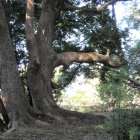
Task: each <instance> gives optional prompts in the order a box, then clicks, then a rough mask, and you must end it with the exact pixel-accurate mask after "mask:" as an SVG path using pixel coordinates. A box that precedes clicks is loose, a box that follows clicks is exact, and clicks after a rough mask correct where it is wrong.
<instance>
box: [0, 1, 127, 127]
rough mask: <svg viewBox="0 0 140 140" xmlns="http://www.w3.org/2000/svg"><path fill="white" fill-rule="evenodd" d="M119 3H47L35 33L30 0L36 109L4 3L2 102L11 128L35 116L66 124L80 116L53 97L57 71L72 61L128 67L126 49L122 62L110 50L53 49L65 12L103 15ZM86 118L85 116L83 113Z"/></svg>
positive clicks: (0, 65)
mask: <svg viewBox="0 0 140 140" xmlns="http://www.w3.org/2000/svg"><path fill="white" fill-rule="evenodd" d="M118 1H126V0H111V1H107V2H106V1H101V2H98V3H97V4H95V6H97V5H98V4H99V3H101V4H102V5H101V6H100V7H95V6H94V5H93V7H88V6H87V7H78V6H74V5H73V4H71V2H69V1H65V0H54V1H51V0H43V2H42V9H41V15H40V18H39V23H38V28H37V32H36V33H35V32H34V27H33V22H34V21H33V20H34V0H27V1H26V2H27V7H26V40H27V49H28V52H29V63H28V71H27V77H28V87H29V90H30V94H31V97H32V103H33V108H31V107H30V106H29V104H28V103H27V102H26V99H25V96H24V91H23V86H22V83H21V79H20V77H19V73H18V69H17V64H16V59H15V54H14V49H13V47H12V41H11V38H10V33H9V31H8V26H7V23H6V17H5V13H4V8H3V6H2V3H3V1H2V0H1V1H0V34H1V36H0V42H1V44H0V50H1V51H0V72H1V90H2V101H3V103H4V106H5V108H6V111H7V113H8V117H9V119H10V123H9V124H10V125H9V127H10V128H12V129H15V128H17V127H19V126H21V125H25V124H27V122H30V121H35V119H34V117H33V116H35V114H36V115H37V114H39V115H42V114H43V115H44V116H46V117H47V118H53V119H54V120H57V121H59V122H60V121H61V122H65V121H67V119H68V117H69V116H70V115H74V114H75V115H76V113H75V112H74V113H73V112H70V111H67V110H64V109H61V108H59V107H58V106H57V105H56V102H55V100H54V98H53V95H52V87H51V79H52V76H53V70H54V69H55V68H56V67H57V66H59V65H63V66H65V67H66V68H67V67H68V66H69V65H70V64H71V63H72V62H78V63H83V62H87V63H88V62H99V63H102V64H104V65H105V66H107V67H112V68H119V67H121V66H123V65H125V64H126V61H125V59H124V55H123V52H122V49H121V48H119V50H118V51H119V52H120V53H119V57H118V59H117V60H116V59H113V58H112V57H111V51H110V49H107V52H106V54H101V53H98V52H86V53H84V52H62V53H56V52H55V51H54V49H53V47H52V46H53V42H54V41H55V31H54V29H55V22H56V21H57V18H58V17H59V15H60V14H61V12H62V11H63V12H67V11H69V12H77V14H81V13H86V12H88V13H91V14H97V15H102V13H103V12H104V10H105V9H106V8H107V7H108V6H109V5H111V4H115V3H116V2H118ZM80 115H81V116H82V114H80Z"/></svg>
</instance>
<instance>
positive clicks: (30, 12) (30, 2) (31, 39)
mask: <svg viewBox="0 0 140 140" xmlns="http://www.w3.org/2000/svg"><path fill="white" fill-rule="evenodd" d="M26 2H27V7H26V28H25V29H26V30H25V31H26V39H27V46H28V47H27V48H28V51H29V56H30V59H31V60H35V59H36V62H37V63H39V62H38V61H37V59H38V55H37V43H36V39H35V33H34V29H33V18H34V0H26Z"/></svg>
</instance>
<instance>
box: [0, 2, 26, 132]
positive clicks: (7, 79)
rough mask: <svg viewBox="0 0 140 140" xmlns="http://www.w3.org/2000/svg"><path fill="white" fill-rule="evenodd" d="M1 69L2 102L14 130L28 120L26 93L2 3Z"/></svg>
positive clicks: (0, 24) (0, 13) (0, 32)
mask: <svg viewBox="0 0 140 140" xmlns="http://www.w3.org/2000/svg"><path fill="white" fill-rule="evenodd" d="M0 42H1V43H0V65H1V66H0V67H1V70H0V72H1V90H2V101H3V103H4V106H5V108H6V111H7V114H8V117H9V119H10V123H9V124H10V125H9V127H11V128H12V129H14V128H16V127H18V126H19V125H22V124H23V122H24V121H25V120H26V119H27V112H26V109H25V107H26V104H25V102H24V93H23V88H22V84H21V81H20V77H19V73H18V70H17V66H16V59H15V55H14V50H13V47H12V43H11V39H10V35H9V31H8V26H7V23H6V18H5V14H4V10H3V7H2V4H1V1H0Z"/></svg>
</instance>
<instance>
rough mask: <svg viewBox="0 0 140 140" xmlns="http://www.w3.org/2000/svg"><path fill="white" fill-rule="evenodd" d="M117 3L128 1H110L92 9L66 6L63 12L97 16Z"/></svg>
mask: <svg viewBox="0 0 140 140" xmlns="http://www.w3.org/2000/svg"><path fill="white" fill-rule="evenodd" d="M118 1H128V0H111V1H108V2H106V3H104V4H103V5H101V6H100V7H92V8H88V7H85V6H84V7H76V6H75V7H71V6H67V7H65V8H64V9H63V10H65V11H77V12H92V13H95V14H98V13H101V12H103V11H104V10H105V9H106V8H107V7H108V6H109V5H112V4H115V3H116V2H118Z"/></svg>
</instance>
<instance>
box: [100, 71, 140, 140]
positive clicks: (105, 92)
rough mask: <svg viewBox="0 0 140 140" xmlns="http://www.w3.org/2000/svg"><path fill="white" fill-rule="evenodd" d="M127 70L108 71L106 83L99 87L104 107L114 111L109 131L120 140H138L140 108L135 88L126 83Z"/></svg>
mask: <svg viewBox="0 0 140 140" xmlns="http://www.w3.org/2000/svg"><path fill="white" fill-rule="evenodd" d="M126 71H127V70H126V69H125V70H122V71H119V72H112V71H108V75H109V77H108V78H106V83H103V84H101V85H100V87H99V93H100V97H101V99H102V100H103V102H104V107H105V108H106V109H107V110H110V111H112V113H111V116H110V120H109V121H108V122H107V128H108V131H109V132H110V133H111V134H113V135H117V136H118V139H120V140H129V139H130V140H137V139H138V133H139V130H138V129H139V128H140V109H139V105H138V104H136V103H135V97H136V93H135V90H134V89H132V88H131V87H129V86H128V85H127V83H126V80H125V79H126V77H128V73H127V72H126Z"/></svg>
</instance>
